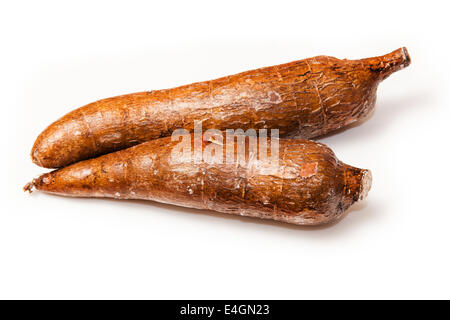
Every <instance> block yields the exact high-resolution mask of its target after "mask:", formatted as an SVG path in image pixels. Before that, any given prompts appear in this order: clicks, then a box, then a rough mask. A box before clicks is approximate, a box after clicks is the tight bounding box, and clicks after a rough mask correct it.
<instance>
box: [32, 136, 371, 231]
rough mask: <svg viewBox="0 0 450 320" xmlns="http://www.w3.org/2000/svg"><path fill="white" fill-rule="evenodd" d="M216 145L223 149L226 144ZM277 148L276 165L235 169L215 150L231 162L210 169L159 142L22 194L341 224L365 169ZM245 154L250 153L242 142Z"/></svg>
mask: <svg viewBox="0 0 450 320" xmlns="http://www.w3.org/2000/svg"><path fill="white" fill-rule="evenodd" d="M220 141H225V143H227V144H228V143H229V141H227V140H226V139H225V138H223V139H220ZM277 141H278V143H279V154H278V156H279V157H278V159H279V160H278V163H277V164H274V163H272V162H271V161H267V160H262V159H261V158H260V157H259V156H257V155H256V154H254V153H251V152H250V151H249V152H247V154H246V155H245V161H244V162H236V161H238V160H237V150H238V149H237V148H226V147H225V148H219V149H218V150H222V151H221V152H223V154H222V157H221V159H226V158H227V156H230V154H227V153H231V158H233V159H235V161H234V162H233V163H226V162H224V161H222V160H221V161H215V160H217V159H216V158H217V157H218V155H219V153H213V154H211V155H210V156H211V157H212V158H210V161H209V162H207V161H200V162H199V161H192V158H184V157H181V158H174V157H173V150H174V148H175V146H176V145H177V144H178V143H179V142H176V141H171V138H170V137H167V138H161V139H156V140H152V141H149V142H146V143H142V144H140V145H137V146H134V147H131V148H128V149H125V150H122V151H117V152H114V153H110V154H106V155H103V156H101V157H98V158H94V159H89V160H85V161H81V162H78V163H75V164H72V165H70V166H68V167H65V168H62V169H58V170H55V171H53V172H50V173H45V174H43V175H41V176H40V177H39V178H37V179H34V180H33V181H32V182H31V183H29V184H27V185H26V186H25V187H24V189H25V190H28V191H31V190H33V189H37V190H40V191H43V192H48V193H53V194H59V195H64V196H73V197H107V198H118V199H144V200H154V201H158V202H163V203H170V204H174V205H179V206H184V207H192V208H199V209H210V210H215V211H219V212H223V213H229V214H235V215H241V216H250V217H257V218H263V219H272V220H278V221H283V222H287V223H292V224H297V225H319V224H325V223H330V222H333V221H336V220H339V219H340V218H341V217H343V215H344V213H345V211H346V210H347V209H348V208H349V207H350V206H351V205H352V204H353V203H355V202H357V201H358V200H360V199H362V198H364V197H365V196H366V195H367V193H368V191H369V189H370V186H371V174H370V171H369V170H364V169H358V168H355V167H352V166H349V165H346V164H344V163H342V162H340V161H339V160H338V159H337V158H336V156H335V155H334V153H333V152H332V151H331V150H330V149H329V148H327V147H326V146H325V145H323V144H321V143H316V142H313V141H307V140H300V139H279V140H277ZM211 143H218V142H216V141H214V140H213V141H211V140H210V141H203V142H201V148H202V151H203V152H205V150H206V149H207V148H208V146H210V144H211ZM268 143H269V144H271V143H272V141H271V140H270V139H269V142H268ZM258 147H260V146H258ZM194 148H195V146H194V141H193V140H192V150H194ZM245 150H250V149H249V140H248V138H247V139H246V140H245ZM269 153H270V152H269ZM192 155H193V154H192ZM193 156H194V155H193ZM219 160H220V159H219Z"/></svg>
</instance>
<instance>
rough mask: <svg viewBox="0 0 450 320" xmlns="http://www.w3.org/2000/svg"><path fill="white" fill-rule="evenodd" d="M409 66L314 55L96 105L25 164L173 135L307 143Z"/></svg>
mask: <svg viewBox="0 0 450 320" xmlns="http://www.w3.org/2000/svg"><path fill="white" fill-rule="evenodd" d="M409 63H410V58H409V55H408V53H407V51H406V48H401V49H398V50H395V51H394V52H392V53H389V54H386V55H384V56H381V57H375V58H368V59H362V60H340V59H336V58H333V57H327V56H318V57H315V58H309V59H304V60H299V61H294V62H291V63H287V64H282V65H278V66H272V67H267V68H261V69H256V70H252V71H247V72H243V73H239V74H236V75H232V76H228V77H224V78H219V79H216V80H211V81H205V82H199V83H193V84H190V85H185V86H181V87H178V88H173V89H167V90H157V91H149V92H140V93H133V94H128V95H123V96H118V97H113V98H108V99H104V100H100V101H97V102H94V103H91V104H88V105H86V106H84V107H81V108H78V109H76V110H74V111H72V112H70V113H68V114H67V115H65V116H63V117H62V118H60V119H59V120H57V121H56V122H54V123H53V124H51V125H50V126H49V127H48V128H47V129H45V130H44V131H43V132H42V133H41V134H40V136H39V137H38V138H37V140H36V142H35V144H34V146H33V149H32V151H31V157H32V159H33V162H34V163H36V164H37V165H39V166H42V167H46V168H59V167H63V166H66V165H68V164H71V163H75V162H77V161H80V160H84V159H89V158H93V157H96V156H99V155H102V154H106V153H109V152H113V151H117V150H121V149H124V148H127V147H130V146H133V145H136V144H139V143H142V142H145V141H149V140H152V139H155V138H160V137H164V136H168V135H170V134H171V133H172V131H173V130H175V129H178V128H185V129H187V130H192V128H193V125H194V124H193V123H194V120H202V121H203V128H204V129H209V128H216V129H219V130H225V129H238V128H241V129H244V130H247V129H249V128H253V129H261V128H278V129H280V135H281V136H286V135H297V136H298V137H299V138H304V139H309V138H312V137H316V136H320V135H323V134H327V133H329V132H332V131H334V130H337V129H340V128H343V127H345V126H348V125H350V124H351V123H353V122H356V121H358V120H359V119H362V118H364V117H365V116H366V115H367V114H368V113H369V112H370V111H371V110H372V109H373V107H374V105H375V98H376V89H377V86H378V83H379V82H380V81H382V80H383V79H385V78H387V77H388V76H389V75H390V74H392V73H393V72H395V71H397V70H400V69H401V68H403V67H406V66H408V65H409Z"/></svg>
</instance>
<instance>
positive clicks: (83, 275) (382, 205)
mask: <svg viewBox="0 0 450 320" xmlns="http://www.w3.org/2000/svg"><path fill="white" fill-rule="evenodd" d="M444 3H445V2H443V1H442V2H433V1H428V2H427V5H423V4H422V3H421V2H418V1H404V2H403V1H375V2H373V1H372V2H364V1H351V2H346V1H308V2H302V1H292V2H287V1H286V2H285V1H256V2H247V1H226V2H225V1H223V2H214V1H205V2H196V1H184V2H176V3H175V2H173V3H172V2H170V1H158V2H151V1H142V2H136V1H123V2H116V1H76V2H71V3H70V4H69V3H68V2H61V1H51V2H50V1H38V2H37V1H29V2H23V1H14V2H8V3H7V4H6V2H2V4H1V8H0V34H1V39H0V40H1V41H0V49H1V50H0V57H1V59H0V81H1V82H0V95H1V100H0V107H1V112H2V114H1V115H2V116H1V121H2V127H1V128H2V135H1V136H2V139H0V141H1V150H2V151H1V161H2V163H1V165H2V170H3V177H6V179H7V181H4V179H3V183H1V197H2V200H1V209H0V211H1V213H0V298H44V299H46V298H138V299H141V298H186V299H190V298H205V299H206V298H210V299H214V298H223V299H228V298H236V299H238V298H245V299H250V298H254V299H259V298H265V299H266V298H267V299H279V298H287V299H299V298H450V294H449V287H450V273H449V269H450V257H449V243H450V210H449V206H448V203H449V194H448V190H449V171H448V166H449V163H448V159H449V158H448V154H449V152H448V145H449V143H448V129H449V128H448V127H449V125H448V124H449V119H450V104H449V102H450V99H449V98H450V94H449V84H450V80H449V65H448V61H449V60H448V56H449V52H450V51H449V49H450V47H449V41H448V30H449V27H450V26H449V22H448V17H447V13H448V10H447V9H446V8H445V7H444ZM401 46H406V47H407V48H408V50H409V53H410V55H411V58H412V64H411V66H410V67H408V68H407V69H405V70H402V71H400V72H398V73H396V74H394V75H392V76H391V77H390V78H389V79H387V80H386V81H385V82H383V83H382V84H381V85H380V87H379V90H378V102H377V106H376V111H375V113H374V115H373V116H372V118H371V119H369V120H368V121H367V122H366V123H364V124H363V125H361V126H358V127H356V128H352V129H349V130H347V131H345V132H341V133H339V134H336V135H333V136H330V137H327V138H325V139H322V140H321V142H324V143H326V144H327V145H329V146H330V147H331V148H332V149H333V150H334V151H335V153H336V154H337V156H338V157H339V158H340V159H341V160H342V161H344V162H346V163H349V164H351V165H354V166H359V167H363V168H370V169H371V170H372V172H373V176H374V182H373V189H372V191H371V192H370V194H369V197H368V198H367V200H366V201H364V202H362V203H360V204H358V205H356V206H355V207H353V208H352V209H351V210H350V213H349V215H348V216H347V217H346V218H345V219H344V220H343V221H341V222H340V223H338V224H336V225H333V226H330V227H325V228H301V227H294V226H289V225H285V224H281V223H275V222H261V221H258V220H252V219H248V218H238V217H231V216H226V215H222V214H215V213H212V212H204V211H199V210H190V209H183V208H178V207H173V206H167V205H160V204H155V203H151V202H144V201H123V200H122V201H119V200H102V199H69V198H63V197H56V196H50V195H46V194H42V193H39V192H35V193H33V194H32V195H28V194H26V193H23V192H22V190H21V188H22V186H23V185H24V184H25V183H26V182H28V181H29V180H31V179H32V178H33V177H35V176H36V175H38V174H40V173H42V172H44V171H45V169H42V168H39V167H37V166H35V165H34V164H32V162H31V160H30V157H29V152H30V149H31V146H32V144H33V142H34V140H35V138H36V137H37V135H38V134H39V133H40V132H41V131H42V130H43V129H44V128H45V127H46V126H47V125H48V124H50V123H51V122H53V121H54V120H56V119H57V118H59V117H60V116H62V115H64V114H65V113H67V112H68V111H70V110H72V109H74V108H76V107H79V106H82V105H84V104H86V103H89V102H92V101H95V100H97V99H101V98H105V97H110V96H114V95H118V94H125V93H131V92H136V91H143V90H154V89H162V88H169V87H174V86H178V85H182V84H187V83H191V82H194V81H202V80H208V79H213V78H217V77H220V76H225V75H228V74H233V73H237V72H240V71H245V70H249V69H253V68H258V67H263V66H269V65H273V64H279V63H285V62H289V61H292V60H298V59H302V58H306V57H311V56H315V55H321V54H325V55H331V56H335V57H338V58H364V57H370V56H376V55H382V54H385V53H388V52H390V51H392V50H395V49H397V48H399V47H401Z"/></svg>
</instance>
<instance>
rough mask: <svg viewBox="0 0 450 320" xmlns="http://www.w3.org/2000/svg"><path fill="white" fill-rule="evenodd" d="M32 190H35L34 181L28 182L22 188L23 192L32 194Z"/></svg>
mask: <svg viewBox="0 0 450 320" xmlns="http://www.w3.org/2000/svg"><path fill="white" fill-rule="evenodd" d="M34 189H35V185H34V180H33V181H31V182H28V183H27V184H26V185H24V186H23V191H24V192H27V191H28V192H29V193H32V192H33V190H34Z"/></svg>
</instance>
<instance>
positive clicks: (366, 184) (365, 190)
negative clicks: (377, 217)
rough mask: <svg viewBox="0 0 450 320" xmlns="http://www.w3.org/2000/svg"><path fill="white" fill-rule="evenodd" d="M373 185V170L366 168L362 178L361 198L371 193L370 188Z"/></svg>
mask: <svg viewBox="0 0 450 320" xmlns="http://www.w3.org/2000/svg"><path fill="white" fill-rule="evenodd" d="M371 187H372V172H371V171H370V170H366V171H364V173H363V176H362V178H361V190H360V192H359V200H363V199H365V198H366V197H367V195H368V194H369V191H370V188H371Z"/></svg>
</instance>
